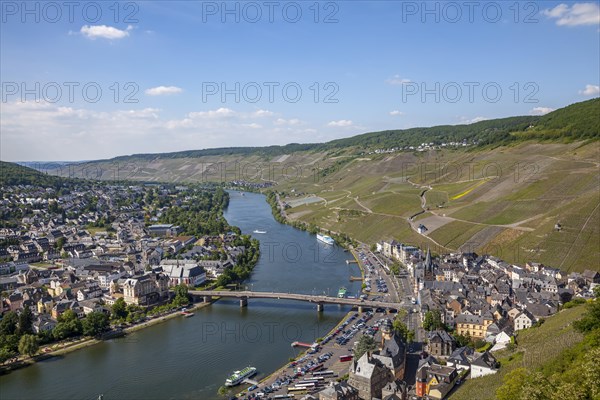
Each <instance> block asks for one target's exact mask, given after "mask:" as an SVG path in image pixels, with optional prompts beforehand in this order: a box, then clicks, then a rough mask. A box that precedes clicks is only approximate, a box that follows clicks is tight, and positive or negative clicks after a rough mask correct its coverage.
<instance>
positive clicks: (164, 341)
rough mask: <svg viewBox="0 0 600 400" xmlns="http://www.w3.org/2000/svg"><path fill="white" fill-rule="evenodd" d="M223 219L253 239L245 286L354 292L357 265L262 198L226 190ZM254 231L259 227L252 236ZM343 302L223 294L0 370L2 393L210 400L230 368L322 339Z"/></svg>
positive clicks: (264, 362)
mask: <svg viewBox="0 0 600 400" xmlns="http://www.w3.org/2000/svg"><path fill="white" fill-rule="evenodd" d="M230 194H231V200H230V203H229V207H228V208H227V210H226V212H225V218H226V219H227V221H228V222H229V223H230V224H231V225H236V226H239V227H240V228H241V229H242V232H243V233H245V234H252V235H253V236H254V237H256V238H258V239H259V240H260V242H261V258H260V260H259V262H258V264H257V265H256V267H255V269H254V271H253V273H252V277H251V278H250V279H249V280H248V281H247V282H245V283H244V284H245V285H246V286H247V287H248V289H249V290H254V291H269V292H270V291H276V292H288V291H289V292H291V293H305V294H313V293H314V294H323V293H328V292H329V295H331V296H335V295H336V294H337V291H338V289H339V287H340V286H345V287H346V288H348V294H353V295H356V294H357V293H358V291H359V290H360V282H349V278H350V276H356V275H360V271H359V270H358V267H357V266H356V264H349V265H348V264H346V262H345V260H346V259H350V258H351V254H350V253H346V252H344V251H343V250H342V249H341V248H338V247H337V246H335V247H331V246H327V245H324V244H322V243H320V242H318V241H317V240H316V237H315V235H312V234H309V233H307V232H303V231H300V230H298V229H295V228H292V227H290V226H287V225H283V224H280V223H278V222H277V221H275V220H274V218H273V216H272V215H271V208H270V206H269V205H268V204H267V202H266V201H265V198H264V196H263V195H260V194H254V193H245V195H243V196H242V195H241V194H240V192H235V191H232V192H230ZM254 230H260V231H266V233H264V234H255V233H253V231H254ZM348 310H349V309H348V308H347V307H341V306H337V305H325V311H324V312H323V313H318V312H317V311H316V306H315V305H312V304H309V303H303V302H294V301H283V300H268V299H264V300H260V299H250V300H249V301H248V307H247V308H240V307H239V303H238V301H236V300H221V301H218V302H217V303H215V304H213V305H211V306H208V307H205V308H202V309H200V310H197V311H196V315H195V316H194V317H192V318H174V319H171V320H169V321H167V322H164V323H162V324H159V325H156V326H153V327H149V328H146V329H143V330H140V331H138V332H135V333H133V334H131V335H129V336H127V337H125V338H121V339H115V340H110V341H107V342H103V343H101V344H98V345H95V346H91V347H89V348H86V349H82V350H78V351H75V352H73V353H69V354H67V355H65V356H64V357H60V358H58V357H57V358H53V359H50V360H46V361H43V362H39V363H36V364H35V365H33V366H30V367H27V368H24V369H20V370H17V371H13V372H12V373H10V374H8V375H5V376H1V377H0V399H2V400H9V399H35V400H43V399H51V400H59V399H61V400H62V399H90V400H91V399H96V398H98V396H99V395H100V394H102V395H103V396H104V400H112V399H128V400H129V399H140V400H141V399H144V400H148V399H217V398H219V397H218V396H217V390H218V388H219V387H220V386H221V385H223V383H224V381H225V378H226V377H227V376H228V375H229V374H230V373H231V372H232V371H233V370H236V369H241V368H243V367H246V366H248V365H251V366H254V367H256V368H257V369H258V371H259V374H258V375H257V378H258V379H260V378H261V377H264V376H266V375H268V374H269V373H271V372H273V371H274V370H275V369H277V368H279V367H280V366H281V365H283V364H285V363H286V362H287V361H288V359H289V358H290V357H294V356H295V355H296V354H297V350H295V349H293V348H292V347H291V346H290V344H291V343H292V342H293V341H296V340H300V341H305V342H312V341H313V340H314V339H316V338H317V337H322V336H324V335H325V334H326V333H327V332H328V331H329V330H330V329H331V328H332V327H333V326H335V325H336V324H337V323H338V322H339V321H340V319H341V318H342V317H343V316H344V315H345V314H346V313H347V312H348Z"/></svg>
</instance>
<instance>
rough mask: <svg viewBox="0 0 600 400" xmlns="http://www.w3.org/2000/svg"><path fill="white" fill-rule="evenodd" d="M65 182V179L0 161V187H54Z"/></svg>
mask: <svg viewBox="0 0 600 400" xmlns="http://www.w3.org/2000/svg"><path fill="white" fill-rule="evenodd" d="M65 181H66V178H61V177H58V176H53V175H47V174H44V173H42V172H39V171H36V170H35V169H32V168H29V167H24V166H22V165H19V164H15V163H11V162H5V161H0V185H6V186H12V185H35V186H41V187H56V186H59V185H61V184H62V183H63V182H65Z"/></svg>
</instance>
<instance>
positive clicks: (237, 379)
mask: <svg viewBox="0 0 600 400" xmlns="http://www.w3.org/2000/svg"><path fill="white" fill-rule="evenodd" d="M254 375H256V368H254V367H246V368H244V369H243V370H241V371H235V372H234V373H233V374H231V376H230V377H229V378H227V379H226V380H225V386H235V385H239V384H240V383H242V382H243V381H244V379H246V378H250V377H251V376H254Z"/></svg>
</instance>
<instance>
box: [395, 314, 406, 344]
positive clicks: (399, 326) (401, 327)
mask: <svg viewBox="0 0 600 400" xmlns="http://www.w3.org/2000/svg"><path fill="white" fill-rule="evenodd" d="M392 326H393V328H394V331H395V332H396V334H398V336H400V337H401V338H402V339H404V340H405V341H407V340H408V327H407V326H406V324H405V323H404V322H402V320H400V319H399V318H397V317H396V319H394V322H393V323H392Z"/></svg>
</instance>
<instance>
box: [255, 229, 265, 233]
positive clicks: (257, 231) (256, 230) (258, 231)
mask: <svg viewBox="0 0 600 400" xmlns="http://www.w3.org/2000/svg"><path fill="white" fill-rule="evenodd" d="M252 232H253V233H267V231H260V230H258V229H255V230H253V231H252Z"/></svg>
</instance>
